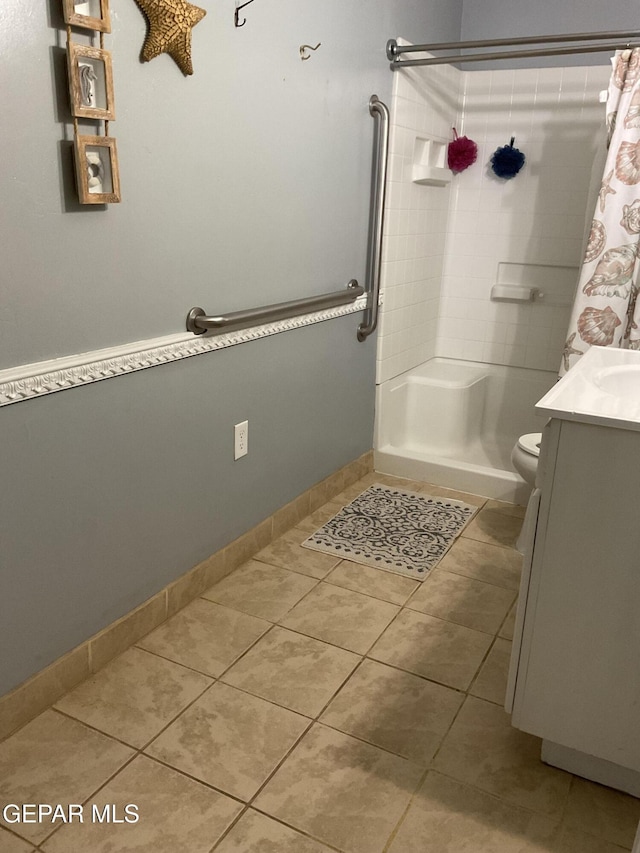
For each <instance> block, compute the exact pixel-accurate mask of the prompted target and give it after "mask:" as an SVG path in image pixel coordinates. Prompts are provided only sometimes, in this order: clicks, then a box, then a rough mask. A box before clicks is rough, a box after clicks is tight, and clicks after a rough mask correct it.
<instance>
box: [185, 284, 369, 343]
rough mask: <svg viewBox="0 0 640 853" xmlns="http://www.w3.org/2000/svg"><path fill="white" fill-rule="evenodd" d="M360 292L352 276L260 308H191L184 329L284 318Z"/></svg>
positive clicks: (332, 304) (341, 301)
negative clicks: (342, 285) (316, 292)
mask: <svg viewBox="0 0 640 853" xmlns="http://www.w3.org/2000/svg"><path fill="white" fill-rule="evenodd" d="M363 293H364V288H363V287H360V285H359V284H358V282H357V281H356V280H355V278H352V279H351V281H350V282H349V283H348V285H347V288H346V290H334V291H333V292H332V293H324V294H322V295H321V296H309V297H307V298H305V299H292V300H291V301H290V302H276V303H275V304H274V305H263V306H262V307H261V308H251V309H249V310H246V311H233V312H232V313H231V314H221V315H219V316H217V317H207V316H206V313H205V311H204V309H203V308H192V309H191V311H189V313H188V315H187V330H188V331H189V332H193V334H194V335H202V334H204V332H206V331H209V330H210V329H214V330H218V329H226V328H228V327H229V326H233V327H236V328H237V327H238V326H240V327H242V326H256V325H258V324H259V323H266V322H274V321H275V320H284V319H285V318H286V317H296V316H298V315H299V314H309V313H311V312H312V311H321V310H322V309H324V308H333V307H335V306H336V305H346V304H347V303H348V302H355V300H356V299H357V298H358V297H359V296H362V294H363Z"/></svg>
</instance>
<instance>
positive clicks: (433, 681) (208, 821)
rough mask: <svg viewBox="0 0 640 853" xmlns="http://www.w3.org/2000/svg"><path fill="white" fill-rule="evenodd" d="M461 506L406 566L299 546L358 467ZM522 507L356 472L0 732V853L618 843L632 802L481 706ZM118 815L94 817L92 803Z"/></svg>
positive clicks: (497, 677) (493, 666)
mask: <svg viewBox="0 0 640 853" xmlns="http://www.w3.org/2000/svg"><path fill="white" fill-rule="evenodd" d="M376 481H379V482H389V483H390V484H391V485H393V484H396V483H399V484H401V485H403V486H405V487H406V488H409V489H412V490H416V491H422V492H425V493H431V494H434V495H438V496H450V497H458V498H460V499H462V500H465V501H468V502H473V503H476V504H477V505H478V506H479V507H480V511H479V513H478V514H477V516H476V517H475V518H474V519H473V521H472V522H471V523H470V524H469V525H468V526H467V527H466V528H465V530H464V532H463V535H462V536H461V537H460V538H459V539H458V540H457V541H456V542H455V544H454V545H453V547H452V548H451V550H450V551H449V553H448V554H447V555H446V556H445V557H444V559H443V560H442V561H441V562H440V564H439V565H438V566H437V567H436V568H435V569H434V570H433V572H432V574H431V576H430V577H429V578H427V580H426V581H425V582H424V583H423V584H419V583H417V582H416V581H414V580H412V579H410V578H405V577H402V576H400V575H393V574H389V573H385V572H382V571H377V570H375V569H370V568H368V567H366V566H361V565H357V564H355V563H349V562H348V561H339V560H337V559H336V558H334V557H332V556H330V555H327V554H321V553H319V552H315V551H310V550H307V549H305V548H302V547H301V545H300V543H301V542H302V541H303V540H304V539H306V538H307V536H308V534H309V532H312V531H313V530H315V529H316V528H317V527H318V526H320V525H321V524H323V523H324V521H326V519H327V517H329V516H330V515H332V514H333V513H335V512H336V511H337V509H338V508H339V507H340V506H342V505H343V504H344V503H345V502H347V501H349V500H352V499H353V498H354V497H355V496H356V494H358V493H359V492H360V491H362V490H363V489H364V488H366V487H367V486H368V485H370V484H371V483H372V482H376ZM522 517H523V512H522V510H521V509H520V508H517V507H512V506H511V505H509V504H503V503H500V502H498V501H485V499H483V498H477V497H475V496H469V495H463V494H459V493H454V492H450V491H448V490H446V489H442V488H436V487H433V486H432V487H429V486H427V485H425V484H419V483H412V482H411V481H398V480H395V479H394V478H386V477H383V476H381V475H375V474H372V475H368V476H367V477H366V478H364V479H363V480H362V481H360V483H359V484H357V486H355V487H350V488H349V489H348V490H345V492H343V493H342V494H341V495H339V496H338V498H334V499H333V500H332V501H331V502H330V503H329V504H327V505H326V506H325V507H322V508H320V509H319V510H317V511H316V512H315V513H314V514H313V515H312V516H309V517H308V518H306V519H304V520H303V521H302V522H301V523H300V524H299V525H298V526H297V527H296V528H294V529H292V530H289V531H288V532H286V533H284V534H283V535H282V536H281V537H280V538H279V539H278V540H277V541H276V542H274V543H272V544H271V545H269V546H268V547H267V548H265V549H264V550H262V551H260V552H259V553H258V554H256V555H255V557H254V558H253V559H252V560H249V562H247V563H246V564H245V565H244V566H241V567H240V568H239V569H237V570H236V571H235V572H234V573H233V574H232V575H231V576H229V577H228V578H225V579H224V580H223V581H221V582H220V583H219V584H217V585H216V586H214V587H212V588H211V589H209V590H207V591H206V592H205V593H204V594H203V596H202V597H201V598H198V599H196V600H195V601H193V602H192V603H191V604H189V605H188V606H187V607H185V608H184V609H183V610H182V611H180V612H179V613H177V614H176V615H175V616H173V617H172V618H171V619H170V620H169V621H168V622H166V623H165V624H163V625H162V626H160V627H159V628H157V629H156V630H155V631H152V632H151V633H150V634H149V635H147V636H146V637H145V638H144V639H143V640H141V641H140V642H139V643H138V644H137V646H136V647H135V648H132V649H129V650H128V651H127V652H125V653H124V654H123V655H121V656H120V657H119V658H117V659H116V660H114V661H112V662H111V663H110V664H109V665H108V666H106V667H105V668H104V669H103V670H102V671H100V672H99V673H98V674H97V675H96V676H94V677H92V678H91V679H89V680H88V681H86V682H85V683H84V684H81V685H80V686H79V687H77V688H76V689H75V690H73V691H72V692H71V693H69V694H68V695H67V696H65V697H64V698H63V699H61V700H60V701H59V702H58V703H57V705H56V706H55V708H54V709H52V710H49V711H46V712H45V713H44V714H42V715H40V717H38V718H37V719H35V720H33V721H32V722H31V723H29V724H28V725H27V726H25V727H24V728H23V729H21V730H20V731H19V732H17V733H16V734H14V735H13V736H12V737H10V738H9V739H7V740H6V741H5V742H4V743H1V744H0V802H1V803H7V802H9V803H25V802H28V803H53V804H56V803H63V804H69V803H75V804H84V815H85V821H84V823H82V824H80V823H78V822H74V823H71V824H66V825H65V824H64V823H62V822H61V821H58V822H57V823H56V824H53V825H52V824H47V823H43V824H26V823H25V824H15V823H14V824H11V825H9V824H8V823H6V822H4V824H2V821H0V851H1V853H34V851H41V853H127V851H131V853H133V851H136V853H145V851H149V853H178V851H183V850H184V851H189V853H214V851H215V853H273V851H277V853H328V851H341V852H342V853H545V851H546V853H622V851H625V850H626V851H628V850H630V849H631V846H632V844H633V838H634V834H635V828H636V825H637V823H638V821H639V820H640V801H638V800H636V799H634V798H632V797H628V796H626V795H623V794H620V793H618V792H616V791H612V790H611V789H608V788H604V787H602V786H600V785H596V784H594V783H591V782H587V781H585V780H583V779H579V778H577V777H573V776H572V775H571V774H569V773H565V772H563V771H560V770H557V769H555V768H552V767H548V766H546V765H544V764H542V763H541V762H540V759H539V754H540V742H539V740H538V739H537V738H534V737H531V736H530V735H527V734H524V733H523V732H520V731H517V730H516V729H513V728H512V727H511V726H510V724H509V718H508V716H507V715H506V714H505V712H504V710H503V709H502V701H503V697H504V691H505V684H506V673H507V668H508V662H509V654H510V648H511V640H512V638H513V625H514V617H515V598H516V595H517V590H518V581H519V574H520V557H519V555H518V554H517V552H516V551H515V550H514V548H513V545H514V542H515V538H516V536H517V534H518V531H519V527H520V525H521V523H522ZM106 804H111V806H112V808H113V809H115V812H114V813H115V815H116V816H117V817H118V819H119V820H123V816H124V814H125V812H124V808H125V806H126V805H127V804H136V805H137V806H138V809H139V815H140V819H139V822H138V823H136V824H130V823H126V822H121V823H110V824H106V823H94V822H91V820H90V815H91V809H92V807H93V805H95V806H96V807H97V808H98V811H99V813H101V812H102V810H103V809H104V806H105V805H106Z"/></svg>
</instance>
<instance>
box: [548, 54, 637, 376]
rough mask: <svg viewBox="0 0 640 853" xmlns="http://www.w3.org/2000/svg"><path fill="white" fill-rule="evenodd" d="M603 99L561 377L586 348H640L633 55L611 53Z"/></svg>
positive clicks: (635, 95)
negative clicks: (601, 137) (592, 192)
mask: <svg viewBox="0 0 640 853" xmlns="http://www.w3.org/2000/svg"><path fill="white" fill-rule="evenodd" d="M612 64H613V72H612V74H611V80H610V81H609V93H608V98H607V115H606V122H607V135H608V154H607V160H606V164H605V168H604V176H603V180H602V184H601V186H600V192H599V194H598V201H597V203H596V210H595V213H594V217H593V221H592V223H591V231H590V234H589V239H588V242H587V246H586V250H585V254H584V259H583V262H582V268H581V270H580V277H579V280H578V289H577V293H576V298H575V302H574V305H573V311H572V314H571V321H570V323H569V334H568V338H567V341H566V343H565V346H564V350H563V353H562V365H561V367H560V375H561V376H562V375H563V374H564V373H566V372H567V370H569V368H570V367H571V366H572V365H573V364H575V362H576V361H577V360H578V359H579V358H580V356H581V355H584V353H585V352H586V351H587V349H588V348H589V347H590V346H603V347H606V346H614V347H625V348H628V349H640V301H638V304H637V306H636V302H637V300H636V297H637V294H638V284H637V278H638V275H637V273H638V268H640V264H637V259H638V253H639V251H640V242H639V241H640V48H636V49H635V50H625V51H617V52H616V55H615V57H614V58H613V59H612Z"/></svg>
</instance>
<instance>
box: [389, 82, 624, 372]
mask: <svg viewBox="0 0 640 853" xmlns="http://www.w3.org/2000/svg"><path fill="white" fill-rule="evenodd" d="M395 73H396V78H397V79H396V81H395V89H394V104H393V112H392V124H393V132H392V148H391V162H390V183H389V198H388V202H387V225H386V228H385V232H386V235H387V236H386V239H385V245H384V254H383V279H382V284H383V287H384V292H385V304H384V308H383V315H382V319H381V329H380V339H379V347H378V359H379V362H378V381H379V382H382V381H384V380H385V379H389V378H391V377H393V376H396V375H398V374H399V373H402V372H404V371H406V370H409V369H411V368H412V367H415V366H416V365H418V364H420V363H422V362H423V361H425V360H426V359H427V358H429V357H431V356H433V355H439V356H447V357H452V358H462V359H470V360H473V361H481V362H482V361H484V362H488V363H494V364H506V365H513V366H518V367H531V368H535V369H540V370H556V369H557V368H558V366H559V363H560V356H561V350H562V346H563V343H564V338H565V334H566V329H567V325H568V319H569V311H570V304H571V301H572V299H573V292H574V290H575V283H576V280H577V274H578V267H579V264H580V259H581V252H582V244H583V239H584V233H585V228H586V223H587V222H589V223H590V221H591V218H592V214H593V204H594V203H595V199H596V197H597V190H598V188H599V184H600V180H601V177H602V168H603V165H604V160H603V155H604V138H603V135H602V127H603V124H604V106H603V104H601V103H599V99H598V94H599V92H600V91H601V90H603V89H605V88H606V86H607V83H608V78H609V67H608V66H589V67H572V68H543V69H518V70H498V71H478V70H476V71H464V72H459V71H457V70H456V69H453V68H450V67H447V66H442V67H441V66H434V67H423V68H413V69H407V70H406V71H402V72H395ZM436 74H437V75H438V76H437V77H436ZM458 93H459V94H458ZM447 110H448V112H447ZM425 113H426V115H425ZM454 123H455V125H456V127H457V129H458V132H459V133H460V134H463V133H464V134H466V135H467V136H469V137H470V138H471V139H473V140H475V141H476V142H477V144H478V159H477V161H476V163H475V164H474V165H473V166H471V167H470V168H469V169H467V170H466V171H464V172H462V173H460V174H458V175H455V176H454V177H453V179H452V181H451V183H450V184H449V185H448V186H444V187H440V186H422V185H418V184H415V183H413V182H412V180H411V174H412V157H413V146H414V140H415V137H416V135H423V136H424V135H425V133H426V134H433V135H434V136H435V137H436V138H438V139H443V138H444V139H445V140H448V139H449V138H450V128H451V125H452V124H454ZM512 136H515V146H516V147H517V148H520V150H521V151H522V152H523V153H524V154H525V156H526V163H525V166H524V168H523V169H522V171H521V172H520V173H519V174H518V175H517V176H516V177H515V178H513V179H512V180H508V181H505V180H501V179H499V178H497V177H496V176H495V175H494V174H493V172H492V171H491V169H490V167H489V165H488V164H489V161H490V157H491V155H492V153H493V152H494V151H495V149H496V148H497V147H498V146H501V145H506V144H507V143H508V142H509V140H510V138H511V137H512ZM425 227H426V233H425V230H424V228H425ZM423 247H424V248H425V251H424V252H423V253H422V254H420V252H421V250H422V249H423ZM405 251H406V252H407V254H403V252H405ZM412 252H413V253H414V255H413V256H411V253H412ZM416 252H418V253H419V254H418V255H415V253H416ZM418 274H419V275H418ZM497 283H505V284H522V285H525V286H531V287H535V288H537V289H539V290H540V291H542V292H543V294H544V296H543V297H542V298H541V299H539V300H536V301H535V302H533V303H531V304H516V303H504V302H502V303H501V302H494V301H492V300H491V299H490V294H491V288H492V286H493V285H494V284H497ZM436 318H437V319H436Z"/></svg>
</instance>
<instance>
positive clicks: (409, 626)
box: [369, 610, 491, 690]
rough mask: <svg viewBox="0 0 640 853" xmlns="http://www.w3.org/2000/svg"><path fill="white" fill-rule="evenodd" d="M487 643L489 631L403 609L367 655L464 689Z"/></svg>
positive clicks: (482, 656)
mask: <svg viewBox="0 0 640 853" xmlns="http://www.w3.org/2000/svg"><path fill="white" fill-rule="evenodd" d="M490 645H491V637H490V636H489V635H488V634H484V633H481V632H480V631H475V630H473V629H472V628H465V627H464V626H463V625H454V624H453V623H452V622H445V621H444V620H443V619H437V618H436V617H434V616H427V615H426V614H424V613H417V612H415V611H413V610H403V611H402V612H401V613H400V615H399V616H398V618H397V619H396V620H395V621H394V622H393V623H392V624H391V625H390V626H389V628H387V630H386V631H385V632H384V634H383V635H382V637H380V639H379V640H378V642H377V643H376V644H375V646H374V647H373V648H372V649H371V651H370V652H369V657H371V658H374V659H375V660H379V661H382V663H388V664H391V665H392V666H397V667H399V668H400V669H405V670H407V671H408V672H413V673H415V674H416V675H422V676H424V677H425V678H430V679H432V680H433V681H439V682H441V683H442V684H446V685H447V686H449V687H456V688H458V689H460V690H466V689H467V687H468V686H469V684H471V681H472V679H473V677H474V675H475V674H476V672H477V670H478V668H479V667H480V664H481V663H482V660H483V658H484V656H485V654H486V653H487V651H488V650H489V646H490Z"/></svg>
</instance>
